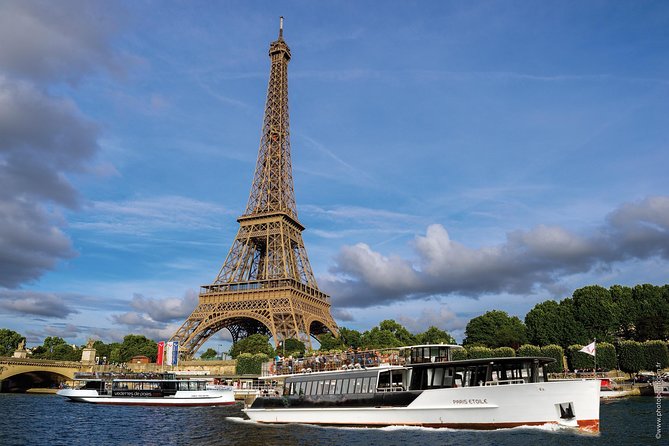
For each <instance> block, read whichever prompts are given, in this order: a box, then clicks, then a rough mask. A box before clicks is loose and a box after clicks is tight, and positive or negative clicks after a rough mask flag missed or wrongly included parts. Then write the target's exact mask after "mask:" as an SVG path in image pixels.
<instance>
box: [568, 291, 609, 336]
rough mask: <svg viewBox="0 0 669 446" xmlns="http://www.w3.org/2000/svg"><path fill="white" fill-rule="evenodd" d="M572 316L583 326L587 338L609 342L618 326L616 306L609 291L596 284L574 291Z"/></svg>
mask: <svg viewBox="0 0 669 446" xmlns="http://www.w3.org/2000/svg"><path fill="white" fill-rule="evenodd" d="M572 299H573V300H574V317H575V318H576V320H577V321H579V322H580V323H581V324H583V327H585V329H586V332H587V335H588V338H589V339H593V338H596V339H598V340H602V341H606V342H611V341H613V336H614V335H615V334H616V333H617V332H618V329H619V326H620V315H619V314H618V307H617V306H616V305H614V303H613V299H612V298H611V293H610V292H609V290H607V289H606V288H603V287H601V286H598V285H591V286H586V287H583V288H579V289H578V290H576V291H574V294H573V296H572Z"/></svg>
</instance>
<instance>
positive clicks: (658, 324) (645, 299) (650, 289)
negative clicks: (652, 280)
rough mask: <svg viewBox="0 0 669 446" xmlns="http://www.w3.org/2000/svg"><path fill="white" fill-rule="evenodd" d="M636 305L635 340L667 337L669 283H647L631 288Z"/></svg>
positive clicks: (668, 325)
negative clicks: (654, 284)
mask: <svg viewBox="0 0 669 446" xmlns="http://www.w3.org/2000/svg"><path fill="white" fill-rule="evenodd" d="M632 301H633V302H634V304H635V307H636V310H637V311H636V318H635V322H634V328H635V331H634V335H635V336H634V338H635V339H636V340H637V341H647V340H652V339H667V338H669V285H664V286H663V287H658V286H653V285H649V284H645V285H637V286H635V287H634V288H633V289H632Z"/></svg>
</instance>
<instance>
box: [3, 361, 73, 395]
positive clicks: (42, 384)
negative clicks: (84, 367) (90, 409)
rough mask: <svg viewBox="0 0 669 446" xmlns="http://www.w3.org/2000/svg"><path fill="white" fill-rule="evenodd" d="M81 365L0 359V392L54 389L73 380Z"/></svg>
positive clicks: (65, 362)
mask: <svg viewBox="0 0 669 446" xmlns="http://www.w3.org/2000/svg"><path fill="white" fill-rule="evenodd" d="M80 369H81V363H78V362H70V361H44V360H37V359H14V358H6V359H5V358H3V359H0V392H25V391H27V390H28V389H34V388H44V389H48V388H55V387H58V386H59V385H60V384H61V383H63V382H65V381H71V380H73V379H74V374H75V373H76V372H78V371H79V370H80Z"/></svg>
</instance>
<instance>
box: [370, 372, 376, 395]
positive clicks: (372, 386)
mask: <svg viewBox="0 0 669 446" xmlns="http://www.w3.org/2000/svg"><path fill="white" fill-rule="evenodd" d="M374 389H376V376H372V377H371V378H369V393H374Z"/></svg>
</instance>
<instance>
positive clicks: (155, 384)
mask: <svg viewBox="0 0 669 446" xmlns="http://www.w3.org/2000/svg"><path fill="white" fill-rule="evenodd" d="M112 388H113V389H114V390H120V389H122V390H161V389H165V390H168V389H170V390H184V391H195V390H206V388H207V383H206V381H189V380H181V381H114V382H113V385H112Z"/></svg>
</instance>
